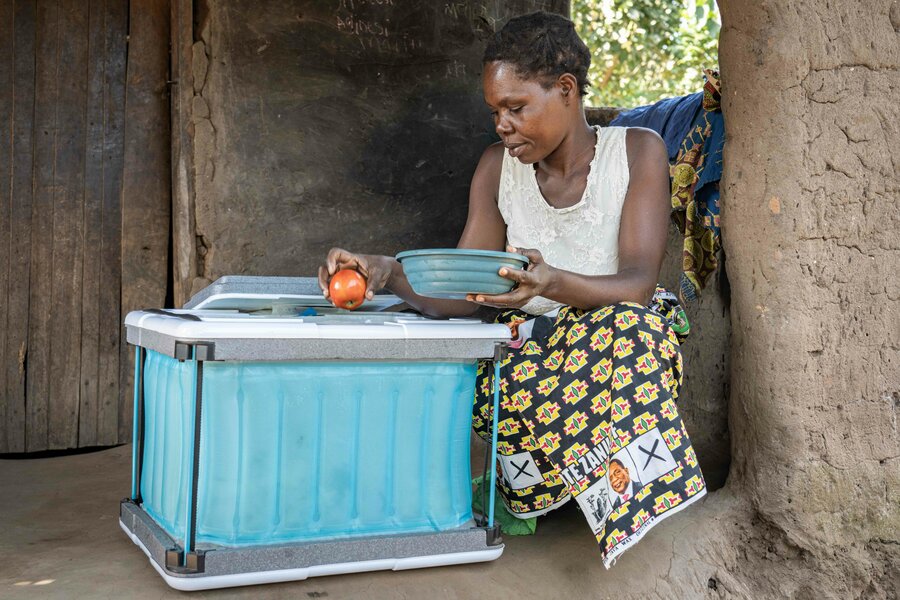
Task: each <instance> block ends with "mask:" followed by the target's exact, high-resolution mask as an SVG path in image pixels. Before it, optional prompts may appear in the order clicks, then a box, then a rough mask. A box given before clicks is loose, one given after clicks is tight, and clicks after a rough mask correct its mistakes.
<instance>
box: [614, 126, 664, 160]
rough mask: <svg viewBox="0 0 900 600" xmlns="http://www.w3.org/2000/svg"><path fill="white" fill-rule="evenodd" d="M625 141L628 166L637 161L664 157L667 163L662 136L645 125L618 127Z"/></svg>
mask: <svg viewBox="0 0 900 600" xmlns="http://www.w3.org/2000/svg"><path fill="white" fill-rule="evenodd" d="M618 129H620V130H622V132H621V135H622V137H623V139H624V143H625V153H626V155H627V156H628V166H629V167H633V166H634V165H636V164H637V163H638V162H639V161H641V160H645V159H648V158H649V159H651V160H655V161H658V160H659V159H660V158H662V159H664V160H665V162H666V164H668V150H667V149H666V143H665V142H664V141H663V139H662V137H660V135H659V134H658V133H656V132H655V131H653V130H652V129H647V128H646V127H618Z"/></svg>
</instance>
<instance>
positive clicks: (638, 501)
mask: <svg viewBox="0 0 900 600" xmlns="http://www.w3.org/2000/svg"><path fill="white" fill-rule="evenodd" d="M660 291H661V290H660ZM660 291H658V293H657V295H656V296H655V297H654V303H655V304H656V306H657V307H656V309H654V308H649V307H646V306H642V305H640V304H636V303H620V304H616V305H613V306H606V307H602V308H599V309H596V310H593V311H586V310H579V309H575V308H572V307H569V306H565V307H563V308H561V309H560V310H559V312H558V313H557V314H556V315H555V316H554V317H548V316H541V317H538V318H537V319H533V318H532V315H528V314H526V313H524V312H522V311H518V310H512V311H505V312H503V313H501V314H500V315H499V316H498V317H497V321H498V322H502V323H507V324H513V325H514V326H515V324H517V323H519V326H521V325H522V324H524V323H528V325H527V327H526V328H527V335H526V334H525V333H521V332H519V331H518V330H517V331H516V333H518V334H519V339H518V340H517V342H515V343H514V344H513V347H512V348H510V350H509V353H508V355H507V357H506V358H505V359H504V360H503V362H502V363H501V370H500V376H501V379H500V389H501V402H500V412H499V414H498V418H497V422H498V430H499V433H498V440H499V441H498V465H497V467H498V489H499V492H500V495H501V497H502V498H503V501H504V503H505V505H506V507H507V508H508V510H509V511H510V512H511V513H512V514H513V515H515V516H518V517H521V518H530V517H534V516H538V515H541V514H544V513H546V512H548V511H550V510H553V509H555V508H557V507H559V506H561V505H562V504H563V503H565V502H566V501H568V500H569V498H575V500H576V502H577V503H578V505H579V507H580V509H581V511H582V513H583V514H584V517H585V519H586V520H587V522H588V525H589V526H590V528H591V531H592V532H593V534H594V536H595V537H596V539H597V543H598V544H599V545H600V552H601V555H602V558H603V564H604V565H605V566H606V567H607V568H608V567H610V566H611V565H612V564H613V563H614V562H615V560H616V558H617V557H618V556H620V555H621V554H622V552H624V551H625V550H626V549H627V548H629V547H630V546H631V545H632V544H634V543H636V542H637V541H638V540H639V539H640V538H641V537H642V536H643V535H644V534H645V533H646V532H647V531H648V530H649V529H650V528H651V527H653V526H654V525H655V524H656V523H658V522H659V521H661V520H662V519H664V518H665V517H668V516H669V515H672V514H674V513H676V512H678V511H679V510H681V509H683V508H685V507H687V506H688V505H690V504H691V503H693V502H695V501H696V500H698V499H699V498H701V497H702V496H703V495H704V494H705V493H706V485H705V482H704V480H703V475H702V473H701V472H700V467H699V465H698V463H697V457H696V455H695V453H694V450H693V448H692V447H691V443H690V440H689V439H688V435H687V432H686V431H685V428H684V424H683V423H682V421H681V417H680V416H679V415H678V410H677V408H676V406H675V399H676V397H677V396H678V388H679V385H680V383H681V377H682V369H681V365H682V362H681V361H682V359H681V350H680V347H679V339H678V335H677V334H676V329H675V328H674V327H673V325H674V324H675V323H674V321H673V319H672V315H674V314H677V312H678V311H676V310H672V307H671V305H668V306H669V310H668V312H667V314H663V313H662V312H661V310H659V307H662V306H663V304H664V303H660V302H659V300H660V296H661V294H660V293H659V292H660ZM667 298H670V299H671V298H673V297H672V296H671V294H668V295H667ZM678 308H679V310H680V307H678ZM682 314H683V313H682ZM526 338H527V339H526ZM493 379H494V369H493V367H492V365H491V363H490V362H483V363H481V364H480V365H479V372H478V385H477V389H476V398H475V407H474V412H473V425H474V427H475V431H476V432H477V433H478V434H479V435H480V436H481V437H482V438H483V439H485V440H486V441H490V424H491V419H492V412H493V393H492V390H493V386H494V381H493Z"/></svg>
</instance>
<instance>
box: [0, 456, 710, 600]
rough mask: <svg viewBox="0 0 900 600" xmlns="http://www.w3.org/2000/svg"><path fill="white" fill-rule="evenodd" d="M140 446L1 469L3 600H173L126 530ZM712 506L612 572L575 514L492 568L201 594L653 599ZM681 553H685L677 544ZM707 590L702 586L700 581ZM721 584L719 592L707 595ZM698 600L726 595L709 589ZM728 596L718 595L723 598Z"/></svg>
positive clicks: (568, 512) (512, 544) (511, 547)
mask: <svg viewBox="0 0 900 600" xmlns="http://www.w3.org/2000/svg"><path fill="white" fill-rule="evenodd" d="M130 472H131V446H130V445H129V446H121V447H118V448H114V449H109V450H103V451H99V452H93V453H88V454H80V455H75V456H62V457H56V458H41V459H25V460H0V515H2V519H0V598H4V599H7V600H11V599H18V598H41V599H43V598H65V599H67V600H68V599H75V598H116V599H118V598H123V597H127V598H135V599H139V598H154V599H156V598H169V597H178V596H179V595H181V594H182V592H178V591H175V590H172V589H170V588H168V587H167V586H166V584H165V583H164V582H163V580H162V579H161V578H160V577H159V576H158V575H157V574H156V572H155V571H154V570H153V569H152V568H151V566H150V565H149V564H148V562H147V558H146V557H145V556H144V554H143V553H142V552H141V551H140V550H139V549H138V548H137V547H136V546H134V545H133V544H132V543H131V542H130V541H129V540H128V538H126V536H125V534H124V533H123V532H122V530H121V529H119V525H118V502H119V500H120V499H121V498H122V497H123V496H125V495H127V491H128V488H129V486H130ZM705 502H707V500H706V499H704V500H701V502H700V504H699V505H696V506H694V507H691V508H690V509H688V510H686V511H684V512H683V513H680V514H678V515H677V516H675V517H673V518H671V519H669V520H668V521H665V522H663V523H661V524H660V525H658V526H657V527H656V528H655V529H654V530H652V531H651V532H650V533H649V534H648V535H647V536H646V537H645V538H644V540H643V541H642V542H641V543H640V544H638V545H637V547H635V548H634V549H632V550H630V551H629V552H627V553H626V554H625V555H624V557H623V558H622V559H621V560H620V561H619V562H618V564H617V565H615V566H614V567H613V568H612V570H610V571H606V570H605V569H604V568H603V566H602V565H601V563H600V558H599V554H598V552H597V549H596V546H595V544H594V541H593V538H592V536H591V533H590V531H589V530H588V528H587V525H586V523H585V522H584V521H583V519H582V517H581V513H580V512H579V511H578V510H577V508H575V503H574V502H573V503H570V504H568V505H566V506H565V507H563V508H561V509H560V510H559V511H558V512H557V513H552V514H551V515H549V516H547V517H545V518H543V519H542V520H541V521H540V522H539V524H538V531H537V534H536V535H534V536H530V537H514V538H507V547H506V551H505V552H504V554H503V556H502V557H501V558H500V559H499V560H497V561H495V562H493V563H486V564H475V565H465V566H457V567H443V568H432V569H423V570H419V571H405V572H398V573H393V572H379V573H363V574H357V575H339V576H331V577H320V578H314V579H308V580H306V581H300V582H293V583H284V584H275V585H267V586H256V587H253V588H233V589H226V590H216V591H210V592H196V593H194V595H193V597H196V598H205V597H216V598H232V597H239V598H244V597H246V598H249V597H253V598H287V597H291V598H307V597H308V598H379V599H381V598H385V599H393V598H424V597H429V598H491V599H501V598H517V599H522V598H547V597H556V596H558V594H559V593H560V591H561V590H566V592H567V594H566V595H568V596H571V597H575V598H591V599H599V598H617V599H624V598H638V597H640V598H648V597H650V598H656V597H663V596H661V595H658V594H656V593H654V592H653V590H654V587H655V586H656V583H658V582H659V581H660V580H661V579H662V578H663V577H665V576H666V575H667V573H668V569H669V566H670V564H671V561H672V557H673V553H677V552H678V550H677V547H676V541H677V540H680V541H681V543H684V541H685V540H686V537H685V536H686V535H688V534H687V533H685V532H690V531H698V528H699V527H701V525H702V523H701V521H700V519H701V517H702V515H703V514H704V513H706V512H707V511H705V510H703V506H702V505H703V504H704V503H705ZM679 545H680V544H679ZM698 583H699V582H698ZM710 585H713V584H710ZM696 591H697V594H696V596H694V597H703V596H704V595H705V594H710V595H712V596H714V597H716V596H718V594H717V593H716V592H714V591H713V590H712V588H707V586H706V581H705V580H704V581H703V582H702V585H698V586H697V590H696ZM720 592H721V589H720Z"/></svg>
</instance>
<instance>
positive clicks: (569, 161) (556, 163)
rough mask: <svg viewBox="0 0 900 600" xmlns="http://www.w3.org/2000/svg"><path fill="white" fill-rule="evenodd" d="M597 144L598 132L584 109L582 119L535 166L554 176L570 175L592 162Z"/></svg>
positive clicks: (563, 176) (564, 176)
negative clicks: (585, 114)
mask: <svg viewBox="0 0 900 600" xmlns="http://www.w3.org/2000/svg"><path fill="white" fill-rule="evenodd" d="M579 104H580V103H579ZM596 145H597V133H596V131H595V130H594V128H593V127H591V126H590V125H588V123H587V119H585V118H584V111H583V110H582V111H581V119H580V120H576V121H575V124H574V125H573V127H572V128H571V129H570V130H569V131H568V133H566V135H565V137H563V140H562V142H560V144H559V146H557V148H556V150H554V151H553V152H551V153H550V154H548V155H547V157H546V158H544V160H542V161H540V163H539V164H538V165H535V166H536V167H539V168H540V169H541V170H542V171H544V172H546V173H547V174H548V175H551V176H553V177H562V178H566V177H569V176H570V175H571V174H573V173H575V172H578V171H580V170H581V169H582V168H584V166H585V165H586V164H590V162H591V160H592V159H593V155H594V148H595V146H596Z"/></svg>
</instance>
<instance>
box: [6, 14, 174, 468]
mask: <svg viewBox="0 0 900 600" xmlns="http://www.w3.org/2000/svg"><path fill="white" fill-rule="evenodd" d="M168 11H169V5H168V1H166V2H160V1H159V0H155V1H148V0H144V1H138V0H133V1H131V2H128V1H127V0H90V1H87V0H59V1H49V0H47V1H33V0H32V1H22V0H15V1H13V0H7V1H4V2H0V453H7V452H13V453H15V452H33V451H39V450H46V449H63V448H76V447H87V446H101V445H112V444H116V443H120V442H124V441H127V440H129V439H130V426H131V404H130V401H129V398H130V394H129V393H128V386H129V384H130V373H131V370H130V369H131V367H130V364H129V357H130V354H129V352H128V350H127V348H125V344H124V339H123V338H124V336H123V330H122V327H121V323H122V319H123V316H124V314H125V312H126V311H127V310H130V309H132V308H135V307H137V306H140V305H146V306H151V305H152V306H161V305H162V303H163V300H164V298H165V291H166V286H167V277H166V264H167V253H168V236H169V229H170V227H169V204H170V192H169V190H170V183H169V181H170V177H169V167H168V152H169V150H168V148H169V133H168V132H169V127H168V105H167V102H168V100H167V96H168V92H167V79H168V77H167V75H168V70H167V61H168V36H169V32H168ZM129 26H130V29H131V35H130V38H129Z"/></svg>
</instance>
